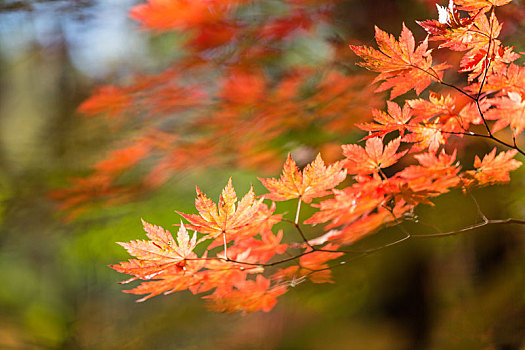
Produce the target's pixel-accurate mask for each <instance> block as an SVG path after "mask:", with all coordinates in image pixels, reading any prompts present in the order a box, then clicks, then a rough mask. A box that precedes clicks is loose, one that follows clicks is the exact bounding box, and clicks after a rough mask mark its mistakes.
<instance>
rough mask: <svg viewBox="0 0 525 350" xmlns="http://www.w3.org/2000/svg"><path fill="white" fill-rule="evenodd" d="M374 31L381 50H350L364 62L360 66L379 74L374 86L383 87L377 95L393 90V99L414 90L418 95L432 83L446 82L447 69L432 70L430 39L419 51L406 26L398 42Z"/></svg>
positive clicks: (359, 48) (354, 48)
mask: <svg viewBox="0 0 525 350" xmlns="http://www.w3.org/2000/svg"><path fill="white" fill-rule="evenodd" d="M375 29H376V41H377V45H378V47H379V50H376V49H373V48H371V47H367V46H353V45H350V48H351V49H352V50H353V51H354V52H355V54H356V55H358V56H360V57H361V58H363V59H364V60H365V61H364V62H361V63H358V64H359V65H360V66H363V67H365V68H367V69H369V70H372V71H374V72H379V73H380V74H379V75H378V76H377V77H376V79H374V82H379V81H383V83H381V85H379V87H378V88H377V90H376V91H385V90H388V89H392V91H391V93H390V99H393V98H395V97H397V96H399V95H402V94H404V93H405V92H407V91H409V90H411V89H414V90H415V91H416V94H418V95H419V94H420V93H421V92H422V91H423V90H424V89H425V88H426V87H427V86H428V85H430V83H431V81H432V80H437V81H440V80H441V79H442V78H443V70H444V69H446V68H447V67H448V65H445V64H443V63H442V64H439V65H436V66H432V56H431V54H430V53H431V50H428V40H427V39H425V40H424V41H423V42H422V43H421V44H420V45H419V46H418V47H417V48H416V46H415V40H414V36H413V35H412V32H411V31H410V30H409V29H408V28H407V27H405V24H404V23H403V29H402V30H401V35H400V37H399V41H397V40H396V39H395V38H394V36H392V35H390V34H388V33H386V32H384V31H382V30H381V29H379V28H378V27H376V28H375Z"/></svg>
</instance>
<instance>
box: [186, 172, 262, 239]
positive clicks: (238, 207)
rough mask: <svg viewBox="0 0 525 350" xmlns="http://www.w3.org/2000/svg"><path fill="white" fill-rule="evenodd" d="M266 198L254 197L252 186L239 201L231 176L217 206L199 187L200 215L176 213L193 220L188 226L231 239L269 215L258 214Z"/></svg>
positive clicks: (197, 205)
mask: <svg viewBox="0 0 525 350" xmlns="http://www.w3.org/2000/svg"><path fill="white" fill-rule="evenodd" d="M263 199H264V197H263V198H261V199H260V200H256V199H255V194H254V192H253V187H252V188H250V191H249V192H248V193H247V194H246V195H245V196H244V197H243V198H242V199H241V200H240V201H239V202H237V194H236V193H235V189H234V188H233V185H232V179H231V178H230V179H229V181H228V184H227V185H226V187H225V188H224V190H223V191H222V194H221V196H220V197H219V202H218V204H217V206H215V204H214V203H213V201H212V200H211V199H209V198H208V197H206V195H205V194H203V193H202V192H201V191H200V189H199V188H198V187H197V198H196V199H195V207H196V208H197V210H198V211H199V215H195V214H184V213H181V212H177V213H179V214H180V215H181V216H182V217H183V218H185V219H186V220H188V221H189V222H190V223H191V224H190V225H188V228H190V229H192V230H195V231H197V232H200V233H203V234H205V235H206V236H205V237H206V238H207V239H208V238H216V237H218V236H220V235H221V234H227V239H228V240H230V239H233V238H234V237H235V235H236V234H240V233H242V232H243V231H244V230H247V229H249V228H250V226H253V225H258V224H259V222H260V221H261V220H263V219H266V217H260V216H259V215H257V214H258V211H259V209H260V207H261V204H262V201H263Z"/></svg>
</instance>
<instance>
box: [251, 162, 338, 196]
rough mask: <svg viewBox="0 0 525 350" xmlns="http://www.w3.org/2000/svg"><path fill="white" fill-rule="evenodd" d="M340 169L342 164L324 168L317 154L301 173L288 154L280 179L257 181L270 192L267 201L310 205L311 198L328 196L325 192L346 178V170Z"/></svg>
mask: <svg viewBox="0 0 525 350" xmlns="http://www.w3.org/2000/svg"><path fill="white" fill-rule="evenodd" d="M341 168H342V162H335V163H333V164H331V165H329V166H328V167H327V166H325V164H324V161H323V159H322V158H321V155H320V154H318V155H317V157H316V158H315V160H314V161H313V162H312V163H310V164H308V165H307V166H306V167H305V168H304V169H303V171H302V172H301V171H299V169H298V168H297V165H296V164H295V161H294V160H293V159H292V157H291V156H290V154H288V158H287V159H286V162H285V163H284V167H283V172H282V175H281V178H280V179H274V178H270V179H263V178H259V180H260V181H261V182H262V184H263V185H264V186H265V187H266V188H267V189H268V191H270V193H269V194H266V195H265V197H266V198H267V199H271V200H274V201H286V200H289V199H293V198H301V200H302V201H303V202H305V203H310V202H311V201H312V199H313V198H317V197H324V196H326V195H328V194H330V192H329V191H327V190H329V189H332V188H334V187H335V186H337V185H339V184H340V183H341V182H342V181H343V180H344V179H345V178H346V170H344V169H341Z"/></svg>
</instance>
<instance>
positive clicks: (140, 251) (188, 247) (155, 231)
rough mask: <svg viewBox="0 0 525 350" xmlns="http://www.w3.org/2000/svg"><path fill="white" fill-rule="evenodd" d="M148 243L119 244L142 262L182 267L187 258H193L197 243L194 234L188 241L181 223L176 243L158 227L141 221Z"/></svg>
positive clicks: (131, 242) (141, 241)
mask: <svg viewBox="0 0 525 350" xmlns="http://www.w3.org/2000/svg"><path fill="white" fill-rule="evenodd" d="M142 224H143V226H144V230H145V231H146V235H147V236H148V238H149V239H150V240H149V241H145V240H137V241H130V242H128V243H123V242H119V243H118V244H119V245H121V246H122V247H124V248H125V249H126V250H127V251H128V253H129V254H130V255H132V256H134V257H136V258H138V259H141V260H144V261H154V262H159V263H174V264H176V265H178V266H181V267H183V266H184V265H185V260H186V259H187V258H195V257H196V255H195V253H193V249H194V248H195V246H196V245H197V244H198V243H199V242H197V236H196V234H194V235H193V237H192V238H191V239H190V236H189V234H188V231H187V230H186V227H184V224H182V223H181V226H180V228H179V231H178V232H177V241H175V240H174V239H173V236H172V235H171V233H170V232H169V231H167V230H164V229H163V228H162V227H160V226H156V225H152V224H149V223H147V222H146V221H144V220H142Z"/></svg>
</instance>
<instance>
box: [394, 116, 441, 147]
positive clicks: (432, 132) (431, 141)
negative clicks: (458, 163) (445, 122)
mask: <svg viewBox="0 0 525 350" xmlns="http://www.w3.org/2000/svg"><path fill="white" fill-rule="evenodd" d="M409 130H410V132H411V133H410V134H408V135H405V137H403V139H402V141H403V142H410V143H414V145H413V146H412V148H411V149H410V152H419V151H422V150H424V149H427V148H428V150H429V151H430V152H436V151H437V150H438V148H439V146H440V145H444V144H446V143H447V139H446V138H445V136H444V134H443V133H442V132H441V124H440V123H439V120H436V121H435V122H433V123H420V124H416V125H410V126H409Z"/></svg>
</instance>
